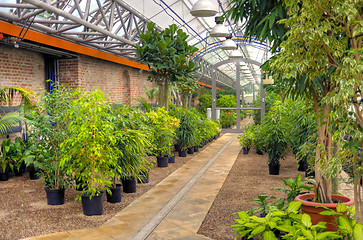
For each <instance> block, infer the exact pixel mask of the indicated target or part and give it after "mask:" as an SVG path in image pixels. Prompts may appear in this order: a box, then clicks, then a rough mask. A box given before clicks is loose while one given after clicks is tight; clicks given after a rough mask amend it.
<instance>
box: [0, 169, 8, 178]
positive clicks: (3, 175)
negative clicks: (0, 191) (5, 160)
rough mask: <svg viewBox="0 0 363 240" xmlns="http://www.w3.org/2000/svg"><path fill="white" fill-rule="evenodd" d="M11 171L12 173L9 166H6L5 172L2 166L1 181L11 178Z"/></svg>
mask: <svg viewBox="0 0 363 240" xmlns="http://www.w3.org/2000/svg"><path fill="white" fill-rule="evenodd" d="M9 173H10V169H9V167H6V169H5V172H3V169H2V167H0V181H7V180H9Z"/></svg>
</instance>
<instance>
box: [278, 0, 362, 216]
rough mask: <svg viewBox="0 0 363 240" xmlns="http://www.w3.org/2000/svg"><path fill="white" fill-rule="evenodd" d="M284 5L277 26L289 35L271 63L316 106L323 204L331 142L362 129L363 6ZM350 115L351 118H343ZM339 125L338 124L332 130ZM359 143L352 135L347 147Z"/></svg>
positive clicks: (335, 2)
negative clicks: (283, 17) (355, 129)
mask: <svg viewBox="0 0 363 240" xmlns="http://www.w3.org/2000/svg"><path fill="white" fill-rule="evenodd" d="M285 4H286V7H287V9H288V18H287V19H285V20H282V21H281V23H283V24H284V25H285V27H286V28H288V29H289V30H288V32H287V34H286V37H287V40H286V41H284V42H283V43H282V44H281V49H282V50H281V53H280V54H278V56H277V57H275V59H274V60H273V61H272V64H271V67H272V69H274V70H275V71H276V73H278V75H279V76H280V77H281V78H282V79H283V80H287V81H289V82H290V86H291V92H294V93H303V94H306V95H310V96H311V97H312V99H313V100H314V105H315V111H316V113H317V114H318V116H319V117H318V120H317V126H318V146H317V150H316V164H315V170H316V173H317V176H316V180H317V185H318V187H319V190H320V197H321V200H322V201H328V202H329V201H331V197H330V196H331V180H330V179H331V176H332V175H334V173H335V172H336V171H334V169H335V168H336V167H337V166H338V165H339V164H338V163H339V161H337V158H336V157H335V156H333V152H332V148H333V145H332V143H333V140H334V139H335V141H336V142H337V143H339V142H343V140H344V139H343V138H344V137H345V136H346V135H347V134H354V133H353V129H354V128H357V127H360V128H362V127H363V117H362V112H361V108H360V106H359V103H360V102H359V99H358V98H359V97H362V96H361V92H360V91H359V89H362V87H363V86H362V85H363V79H362V72H363V55H362V39H363V36H362V30H363V12H362V10H363V2H362V1H361V0H306V1H299V0H291V1H290V0H289V1H287V0H285ZM348 115H352V116H353V118H347V117H345V118H344V116H348ZM337 121H339V123H340V124H336V122H337ZM347 123H349V124H347ZM348 126H349V127H348ZM333 128H334V129H333ZM333 130H334V132H333ZM356 132H357V131H356ZM358 132H359V131H358ZM332 133H333V134H334V135H333V134H332ZM339 137H340V139H339ZM357 143H359V145H360V146H362V147H363V145H362V144H363V136H362V134H361V133H360V134H354V135H353V140H352V141H351V144H350V145H349V144H348V145H346V146H347V147H356V146H357ZM354 150H357V149H356V148H355V149H354V148H351V152H353V153H354V156H355V157H354V158H355V159H357V157H358V155H357V151H354ZM338 156H339V155H338ZM341 159H343V158H341ZM340 163H341V162H340ZM355 163H356V166H357V164H358V163H359V165H360V166H359V167H363V165H361V164H362V161H357V160H355ZM322 170H323V171H322ZM356 177H357V176H356ZM359 179H360V178H359ZM359 179H356V180H355V202H356V210H357V220H358V221H360V222H362V221H363V211H362V210H363V209H362V207H363V202H362V196H361V192H362V191H361V190H362V186H361V184H360V182H359Z"/></svg>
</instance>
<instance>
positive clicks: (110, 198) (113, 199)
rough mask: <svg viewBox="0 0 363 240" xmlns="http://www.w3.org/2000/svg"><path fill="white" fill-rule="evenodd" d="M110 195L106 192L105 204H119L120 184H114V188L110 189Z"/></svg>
mask: <svg viewBox="0 0 363 240" xmlns="http://www.w3.org/2000/svg"><path fill="white" fill-rule="evenodd" d="M110 191H111V194H110V193H108V192H106V197H107V202H109V203H119V202H121V184H116V187H115V188H110Z"/></svg>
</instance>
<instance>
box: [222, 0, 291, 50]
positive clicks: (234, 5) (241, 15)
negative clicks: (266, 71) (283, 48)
mask: <svg viewBox="0 0 363 240" xmlns="http://www.w3.org/2000/svg"><path fill="white" fill-rule="evenodd" d="M224 17H225V18H231V19H232V20H233V21H234V22H235V23H237V22H241V23H242V28H243V29H244V31H245V32H244V34H245V36H246V37H249V38H250V39H257V40H261V41H265V40H267V39H268V40H269V41H270V42H271V43H272V44H273V48H272V51H275V50H277V49H278V47H279V46H280V44H281V42H282V41H283V40H285V33H286V28H285V26H284V24H281V23H279V21H280V20H281V19H285V18H286V17H287V10H286V8H285V5H284V4H283V1H281V0H230V1H229V2H228V10H227V11H226V13H225V14H224Z"/></svg>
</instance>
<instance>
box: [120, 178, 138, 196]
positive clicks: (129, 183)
mask: <svg viewBox="0 0 363 240" xmlns="http://www.w3.org/2000/svg"><path fill="white" fill-rule="evenodd" d="M122 187H123V191H124V193H135V192H136V179H135V178H127V179H122Z"/></svg>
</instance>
